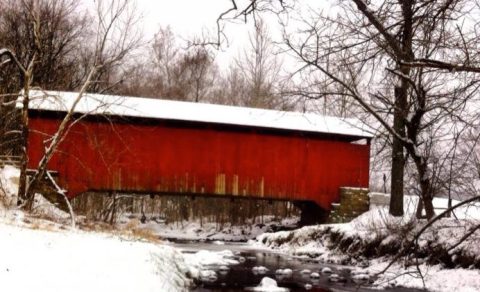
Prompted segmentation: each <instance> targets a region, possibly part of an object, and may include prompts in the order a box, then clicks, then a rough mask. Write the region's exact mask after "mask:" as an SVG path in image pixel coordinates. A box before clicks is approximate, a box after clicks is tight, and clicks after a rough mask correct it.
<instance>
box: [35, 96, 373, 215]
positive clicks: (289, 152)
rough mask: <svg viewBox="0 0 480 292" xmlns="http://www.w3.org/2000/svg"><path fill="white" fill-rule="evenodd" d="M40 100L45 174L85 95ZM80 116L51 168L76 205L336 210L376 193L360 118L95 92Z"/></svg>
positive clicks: (38, 147)
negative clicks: (106, 195) (212, 204)
mask: <svg viewBox="0 0 480 292" xmlns="http://www.w3.org/2000/svg"><path fill="white" fill-rule="evenodd" d="M32 97H33V100H32V102H31V106H30V110H29V116H30V130H31V134H30V137H29V143H30V147H29V167H30V168H35V167H36V165H37V164H38V162H39V160H40V158H41V157H42V155H43V153H44V145H45V140H48V139H49V138H50V137H51V136H52V135H53V134H54V133H55V131H56V129H57V128H58V125H59V123H60V121H61V119H62V118H63V117H64V115H65V113H66V111H67V110H69V109H70V108H71V105H72V102H73V100H74V99H75V97H76V93H67V92H33V94H32ZM75 112H76V115H77V118H78V117H82V119H80V120H78V121H77V122H76V123H74V124H73V125H72V126H71V128H70V131H69V132H68V135H67V136H66V137H65V139H64V141H63V142H62V143H61V145H60V146H59V148H58V150H57V151H56V153H55V155H54V157H53V158H52V160H51V161H50V163H49V167H48V168H49V170H54V171H57V172H58V184H59V185H60V186H61V187H63V188H65V189H67V190H68V196H69V197H70V198H72V197H75V196H77V195H79V194H81V193H84V192H88V191H98V192H126V193H146V194H184V195H208V196H232V197H236V196H241V197H251V198H263V199H277V200H291V201H294V202H297V203H298V202H314V203H315V204H313V205H315V206H319V207H320V208H321V210H325V211H328V210H329V209H330V207H331V203H332V202H336V201H338V196H339V188H340V187H342V186H349V187H368V178H369V149H370V146H369V145H370V137H371V136H370V135H369V134H368V133H366V132H365V131H363V130H362V129H361V128H359V127H358V125H359V122H358V121H357V120H345V119H338V118H333V117H324V116H319V115H315V114H303V113H298V112H282V111H273V110H261V109H251V108H241V107H232V106H221V105H211V104H202V103H189V102H179V101H167V100H159V99H147V98H132V97H119V96H106V95H94V94H88V95H86V96H85V97H83V99H82V101H81V102H80V104H79V105H78V106H77V108H76V109H75ZM362 141H363V143H362ZM307 205H309V206H312V204H307ZM307 205H305V206H307ZM317 210H320V209H318V208H317Z"/></svg>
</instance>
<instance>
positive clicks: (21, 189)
mask: <svg viewBox="0 0 480 292" xmlns="http://www.w3.org/2000/svg"><path fill="white" fill-rule="evenodd" d="M23 82H24V85H23V101H22V105H23V109H22V161H21V164H20V181H19V186H18V198H19V202H18V203H19V204H21V203H22V201H26V200H27V199H28V197H27V196H26V195H27V194H26V190H27V167H28V134H29V129H28V105H29V102H30V97H29V94H30V84H29V83H30V76H29V74H28V73H27V74H25V76H24V80H23ZM29 205H30V204H29ZM28 208H31V206H28V207H27V209H28ZM29 210H30V209H29Z"/></svg>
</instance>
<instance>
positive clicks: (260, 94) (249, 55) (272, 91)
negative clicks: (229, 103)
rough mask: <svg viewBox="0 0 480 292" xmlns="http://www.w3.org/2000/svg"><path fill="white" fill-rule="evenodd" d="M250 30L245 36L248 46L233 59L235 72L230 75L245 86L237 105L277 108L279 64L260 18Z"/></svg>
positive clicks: (280, 100) (278, 100)
mask: <svg viewBox="0 0 480 292" xmlns="http://www.w3.org/2000/svg"><path fill="white" fill-rule="evenodd" d="M254 28H255V30H254V32H253V33H251V34H249V47H248V48H246V49H245V50H244V51H243V53H242V54H241V55H240V56H239V57H237V58H236V59H235V65H236V67H237V68H238V69H237V70H234V71H233V72H232V75H230V77H231V78H232V77H234V78H239V79H240V80H241V82H243V83H244V85H245V87H244V89H245V90H246V92H245V94H242V95H243V96H244V99H243V100H238V101H237V102H238V103H239V104H241V105H244V106H250V107H260V108H278V107H280V104H281V103H282V101H283V100H282V99H281V97H280V93H279V88H280V69H281V62H280V60H279V58H278V56H277V55H276V53H275V48H274V44H273V42H272V39H271V38H270V35H269V31H268V29H267V27H266V25H265V23H264V21H263V20H262V19H261V18H259V19H258V20H257V21H256V22H255V27H254ZM230 80H231V81H232V82H235V83H238V81H237V80H232V79H230ZM234 86H235V85H234Z"/></svg>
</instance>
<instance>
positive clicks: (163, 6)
mask: <svg viewBox="0 0 480 292" xmlns="http://www.w3.org/2000/svg"><path fill="white" fill-rule="evenodd" d="M137 5H138V9H139V11H140V12H141V13H142V14H143V27H144V35H145V38H147V39H151V38H152V37H153V36H154V34H155V32H157V31H158V28H159V27H160V26H162V27H166V26H170V27H171V29H172V30H173V31H174V32H175V33H176V34H177V35H178V36H179V37H181V38H184V39H188V40H191V39H193V38H194V37H195V36H198V35H201V34H202V33H209V34H211V35H212V37H214V35H213V34H214V33H216V20H217V18H218V16H219V15H220V14H221V13H222V12H224V11H225V10H227V9H228V8H230V5H231V3H230V1H229V0H203V1H201V0H137ZM251 27H252V22H251V21H250V22H249V23H247V24H244V23H239V22H238V23H228V24H227V26H226V32H227V37H228V42H229V46H228V47H227V46H223V48H222V50H221V51H219V52H218V53H217V61H218V62H219V63H220V64H225V63H227V64H228V62H229V59H230V58H231V57H232V56H235V55H237V54H238V53H237V52H238V51H239V48H240V47H242V45H243V44H245V43H246V41H247V39H248V31H249V29H251Z"/></svg>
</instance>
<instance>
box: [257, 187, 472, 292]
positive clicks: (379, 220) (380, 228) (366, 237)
mask: <svg viewBox="0 0 480 292" xmlns="http://www.w3.org/2000/svg"><path fill="white" fill-rule="evenodd" d="M416 200H417V198H414V197H408V196H407V197H406V199H405V206H406V215H405V216H404V217H403V218H395V217H392V216H390V215H389V214H388V210H387V209H386V208H385V207H375V208H372V209H371V210H370V211H369V212H367V213H364V214H363V215H361V216H359V217H358V218H356V219H355V220H353V221H352V222H350V223H345V224H329V225H317V226H308V227H303V228H300V229H297V230H294V231H282V232H276V233H266V234H262V235H260V236H258V237H257V241H256V242H254V244H255V245H260V246H263V247H265V246H267V247H269V248H273V249H276V250H280V251H282V252H285V253H288V254H292V255H297V256H308V257H315V258H317V259H319V260H321V261H324V262H330V263H338V264H347V263H353V264H357V265H359V266H362V265H363V266H364V267H366V268H365V272H366V273H368V274H370V275H372V274H375V273H376V272H379V271H381V270H382V269H383V268H384V267H385V266H386V265H387V263H388V262H389V260H390V258H389V257H381V258H377V259H373V260H372V259H370V260H366V259H364V260H362V259H361V258H359V259H353V258H352V257H351V254H350V255H347V254H346V253H345V252H344V251H341V248H339V247H338V246H336V245H338V244H339V243H338V242H337V243H335V241H334V240H332V237H330V235H331V234H337V235H338V234H340V235H341V237H342V238H350V239H353V240H351V241H346V242H351V243H350V244H349V246H347V247H346V248H344V250H347V251H349V252H350V251H351V248H352V246H353V245H355V244H354V243H358V240H356V239H359V240H360V241H361V242H363V243H367V244H368V243H372V244H375V245H376V248H380V246H383V247H388V246H395V244H398V243H401V241H402V240H404V239H405V236H411V234H412V233H409V234H410V235H405V234H403V235H402V234H394V233H393V234H392V231H394V230H397V231H398V230H400V229H402V228H403V227H405V226H408V225H409V224H411V226H413V227H412V228H414V229H413V230H411V231H410V232H414V231H415V230H418V229H419V228H420V227H421V226H422V225H423V223H422V222H418V221H412V220H415V219H414V215H413V214H414V212H415V206H416ZM456 203H458V201H454V202H453V205H455V204H456ZM434 206H435V207H436V208H438V209H437V210H436V212H437V213H440V212H442V211H444V210H445V208H446V207H447V200H446V199H442V198H436V199H435V200H434ZM455 216H456V217H457V218H458V219H455V218H453V217H452V218H444V219H442V220H440V221H439V222H438V223H436V224H435V225H434V226H433V228H432V229H430V230H428V231H427V232H426V233H425V234H424V235H423V236H422V237H421V238H420V241H419V246H420V247H419V249H420V250H422V248H425V249H426V250H428V247H429V246H430V245H431V244H432V243H433V244H435V245H436V246H439V247H442V248H443V250H447V249H448V248H450V247H454V246H455V245H456V243H457V242H458V241H459V240H460V239H461V237H462V236H463V235H464V234H465V233H466V232H468V231H469V230H470V228H472V227H474V226H476V225H478V224H479V223H480V204H479V203H476V204H471V205H469V206H467V207H463V208H459V209H457V210H456V211H455ZM402 236H403V238H402ZM479 241H480V232H479V231H476V233H474V234H473V235H472V236H471V237H470V238H469V239H468V240H466V241H465V242H463V243H462V244H459V245H458V246H456V247H455V248H453V249H452V250H451V251H449V255H450V256H451V258H452V261H453V265H462V264H463V265H464V262H463V263H462V261H464V260H465V258H464V257H465V256H468V257H471V258H473V259H476V260H477V261H478V259H480V249H478V242H479ZM332 242H333V244H334V245H332ZM397 250H398V249H397ZM457 254H458V255H459V256H458V257H457ZM420 270H421V271H422V274H424V278H423V281H425V287H426V288H428V289H429V290H431V291H465V292H468V291H480V271H479V270H478V269H466V268H463V269H462V268H455V269H445V268H442V267H441V266H440V265H434V266H432V265H426V264H421V265H420ZM423 281H422V278H421V277H419V274H418V271H417V270H416V266H415V265H413V266H410V267H408V268H406V267H405V266H402V265H400V264H394V265H393V266H392V267H391V268H390V269H389V270H388V272H387V273H385V274H384V275H382V276H380V277H379V278H378V279H377V280H376V282H375V285H377V286H378V287H388V286H389V285H392V283H393V284H394V285H401V286H405V287H411V288H423Z"/></svg>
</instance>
